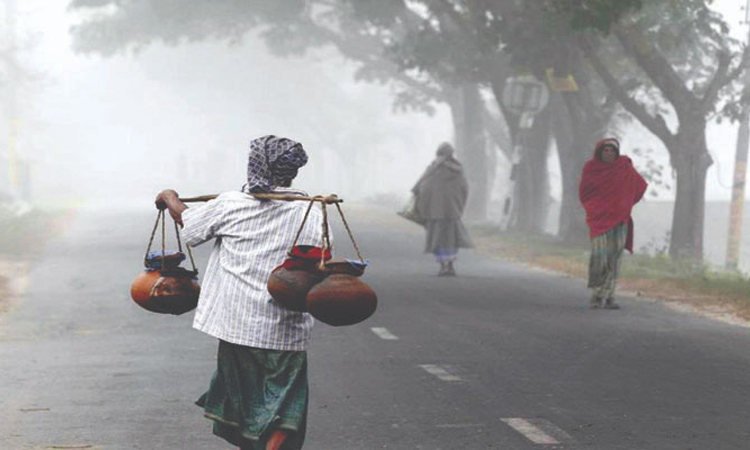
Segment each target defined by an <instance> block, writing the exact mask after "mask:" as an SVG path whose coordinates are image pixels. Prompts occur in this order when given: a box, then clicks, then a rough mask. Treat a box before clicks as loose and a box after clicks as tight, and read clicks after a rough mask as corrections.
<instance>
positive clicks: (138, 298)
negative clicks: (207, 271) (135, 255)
mask: <svg viewBox="0 0 750 450" xmlns="http://www.w3.org/2000/svg"><path fill="white" fill-rule="evenodd" d="M200 290H201V288H200V286H199V285H198V283H197V282H196V281H195V278H194V274H193V273H192V272H188V271H187V270H184V269H173V270H164V271H160V270H146V271H144V272H141V274H140V275H138V277H136V279H135V281H133V284H132V285H131V286H130V296H131V297H132V298H133V300H134V301H135V302H136V303H137V304H138V305H139V306H141V307H142V308H144V309H146V310H148V311H151V312H155V313H160V314H174V315H180V314H184V313H186V312H188V311H191V310H193V309H195V307H196V306H198V296H199V294H200Z"/></svg>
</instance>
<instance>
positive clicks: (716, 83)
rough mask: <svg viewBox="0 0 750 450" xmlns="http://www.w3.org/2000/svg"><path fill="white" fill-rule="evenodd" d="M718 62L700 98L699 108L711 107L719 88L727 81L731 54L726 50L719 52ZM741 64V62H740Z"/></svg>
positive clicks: (704, 109) (707, 108) (706, 109)
mask: <svg viewBox="0 0 750 450" xmlns="http://www.w3.org/2000/svg"><path fill="white" fill-rule="evenodd" d="M717 57H718V60H719V64H718V67H717V68H716V72H715V73H714V76H713V78H711V82H710V83H709V84H708V87H707V88H706V92H705V93H704V94H703V98H701V110H703V111H708V110H710V109H711V108H713V106H714V103H715V102H716V99H717V98H718V96H719V92H720V91H721V89H722V88H723V87H724V86H726V85H727V83H729V81H730V80H729V64H730V62H731V61H732V58H731V56H729V54H728V53H726V52H723V51H722V52H720V53H719V54H718V55H717ZM740 64H741V63H740Z"/></svg>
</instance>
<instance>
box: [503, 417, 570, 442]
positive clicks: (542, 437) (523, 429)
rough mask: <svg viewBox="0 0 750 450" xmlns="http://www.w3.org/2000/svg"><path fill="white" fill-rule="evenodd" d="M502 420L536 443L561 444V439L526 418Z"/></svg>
mask: <svg viewBox="0 0 750 450" xmlns="http://www.w3.org/2000/svg"><path fill="white" fill-rule="evenodd" d="M501 420H502V421H503V422H505V423H507V424H508V425H509V426H510V427H511V428H513V429H514V430H516V431H518V432H519V433H521V434H522V435H524V436H525V437H526V439H528V440H530V441H531V442H533V443H535V444H540V445H557V444H560V441H558V440H557V439H555V438H553V437H552V436H550V435H549V434H547V433H545V432H544V431H543V430H542V429H541V428H539V427H538V426H537V425H535V424H533V423H531V422H529V421H528V420H526V419H520V418H507V419H501Z"/></svg>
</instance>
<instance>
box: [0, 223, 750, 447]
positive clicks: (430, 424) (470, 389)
mask: <svg viewBox="0 0 750 450" xmlns="http://www.w3.org/2000/svg"><path fill="white" fill-rule="evenodd" d="M154 216H155V214H154V213H152V212H151V211H148V210H146V211H140V212H130V213H117V214H115V213H108V214H105V213H93V212H84V213H81V214H80V215H79V216H78V218H77V219H76V221H75V223H74V224H73V225H72V226H71V227H70V229H69V230H68V231H67V232H66V233H65V235H64V236H63V237H62V238H60V239H58V240H57V241H55V242H53V243H51V244H50V245H49V246H48V247H47V249H46V251H45V253H44V254H43V255H42V256H41V257H40V258H39V259H38V260H37V261H36V262H35V263H34V264H33V268H32V273H31V283H30V287H29V289H28V291H27V292H26V295H25V297H24V298H23V299H21V300H20V301H18V302H17V303H16V305H15V307H14V308H13V309H12V310H11V311H10V312H8V313H6V314H5V315H4V317H2V318H1V319H0V364H1V366H0V449H2V450H17V449H19V450H20V449H50V448H92V449H108V450H109V449H112V450H120V449H122V450H125V449H148V450H154V449H186V450H193V449H196V450H197V449H217V450H219V449H229V448H231V447H230V446H228V445H226V444H225V443H224V442H223V441H222V440H220V439H218V438H215V437H213V436H212V435H211V432H210V427H211V425H210V422H209V421H207V420H205V419H203V417H202V415H201V411H200V409H199V408H197V407H196V406H194V405H193V401H194V400H195V399H196V398H197V397H198V396H199V395H200V394H201V393H202V392H203V391H204V390H205V388H206V386H207V384H208V381H209V379H210V377H211V374H212V371H213V367H214V364H215V362H214V358H215V352H216V342H215V340H214V339H213V338H210V337H208V336H206V335H203V334H202V333H200V332H197V331H194V330H192V328H191V327H190V323H191V320H192V314H186V315H184V316H180V317H172V316H161V315H156V314H151V313H147V312H145V311H143V310H141V309H140V308H139V307H138V306H136V305H135V304H134V303H133V302H132V301H131V300H130V299H129V285H130V282H131V281H132V279H133V278H134V277H135V276H136V275H137V273H138V272H139V270H140V264H141V259H142V257H143V253H144V251H145V246H146V243H147V239H148V235H149V233H150V227H151V225H152V223H153V219H154ZM353 222H354V224H353V225H354V229H355V231H356V232H357V234H358V237H359V238H360V240H361V242H360V243H361V246H362V248H363V250H364V252H365V253H366V256H367V257H368V258H369V259H370V260H371V267H370V268H368V273H367V274H366V276H365V279H366V281H368V282H370V283H371V284H372V285H373V287H374V288H375V290H376V291H377V293H378V295H379V301H380V305H379V309H378V311H377V312H376V314H375V315H374V316H373V317H372V318H370V319H369V320H368V321H366V322H364V323H362V324H360V325H357V326H352V327H344V328H332V327H328V326H326V325H323V324H318V325H317V326H316V330H315V332H314V338H313V343H312V346H311V349H310V376H311V379H310V383H311V405H310V419H309V431H308V436H307V445H306V447H305V448H306V449H311V450H316V449H317V450H358V449H362V450H369V449H429V450H438V449H443V450H448V449H464V450H473V449H513V450H516V449H519V450H523V449H547V448H554V449H596V450H609V449H613V450H614V449H628V450H631V449H632V450H635V449H639V450H640V449H653V450H678V449H679V450H688V449H692V450H704V449H705V450H709V449H710V450H720V449H743V450H745V449H748V448H750V330H748V329H745V328H740V327H736V326H731V325H726V324H723V323H718V322H715V321H712V320H709V319H706V318H701V317H695V316H689V315H686V314H682V313H676V312H674V311H671V310H668V309H667V308H665V307H663V306H662V305H660V304H658V303H652V302H644V301H636V300H632V299H622V300H621V304H622V305H623V309H622V310H620V311H589V310H588V309H587V308H586V306H587V304H586V302H587V292H586V289H585V286H584V282H583V281H582V280H573V279H567V278H564V277H560V276H556V275H550V274H546V273H543V272H539V271H533V270H529V269H525V268H521V267H518V266H514V265H512V264H509V263H505V262H503V261H499V260H496V259H492V258H489V257H486V256H481V255H478V254H475V253H465V254H462V257H461V259H460V261H459V263H458V265H457V268H458V270H459V274H460V276H459V277H458V278H455V279H446V278H438V277H436V276H435V272H436V269H437V267H436V265H435V264H434V263H433V262H432V261H431V260H430V258H429V257H427V256H425V255H422V254H421V245H422V238H423V236H422V234H421V233H420V230H419V229H418V228H417V227H412V226H411V225H408V224H406V223H402V222H399V219H397V218H395V217H394V218H392V216H391V213H388V212H383V213H382V214H374V215H370V216H368V217H363V216H361V215H360V217H359V219H355V220H353ZM344 241H345V239H344V236H343V235H342V233H341V232H340V228H339V232H338V236H337V242H338V243H340V244H341V243H343V242H344ZM340 247H341V250H342V251H345V249H346V246H345V245H343V244H341V245H340ZM207 250H208V249H201V251H199V259H200V260H201V261H204V260H205V257H206V251H207ZM342 256H343V255H342Z"/></svg>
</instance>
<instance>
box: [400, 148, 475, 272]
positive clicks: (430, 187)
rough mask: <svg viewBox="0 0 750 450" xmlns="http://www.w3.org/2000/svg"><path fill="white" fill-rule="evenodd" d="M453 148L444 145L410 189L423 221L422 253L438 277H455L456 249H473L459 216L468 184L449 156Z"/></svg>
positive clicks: (456, 161)
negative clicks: (427, 255)
mask: <svg viewBox="0 0 750 450" xmlns="http://www.w3.org/2000/svg"><path fill="white" fill-rule="evenodd" d="M453 154H454V150H453V147H452V146H451V145H450V144H448V143H447V142H444V143H442V144H440V146H439V147H438V150H437V156H436V158H435V160H434V161H433V162H432V164H430V165H429V167H427V170H425V172H424V174H423V175H422V177H421V178H420V179H419V181H417V184H416V185H415V186H414V188H412V193H413V194H414V196H415V208H416V210H417V213H418V214H419V216H421V217H422V218H423V219H424V220H425V228H426V229H427V242H426V245H425V253H432V254H434V255H435V258H436V259H437V261H438V263H440V272H438V275H439V276H455V275H456V270H455V268H454V267H453V262H454V261H455V260H456V256H457V255H458V249H459V248H470V247H473V245H472V243H471V239H470V238H469V233H468V231H467V230H466V227H465V226H464V224H463V222H462V221H461V216H462V215H463V212H464V207H465V206H466V199H467V197H468V195H469V184H468V182H467V181H466V175H465V174H464V169H463V166H462V165H461V163H460V162H459V161H458V160H457V159H456V158H455V157H454V156H453Z"/></svg>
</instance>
